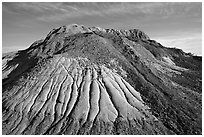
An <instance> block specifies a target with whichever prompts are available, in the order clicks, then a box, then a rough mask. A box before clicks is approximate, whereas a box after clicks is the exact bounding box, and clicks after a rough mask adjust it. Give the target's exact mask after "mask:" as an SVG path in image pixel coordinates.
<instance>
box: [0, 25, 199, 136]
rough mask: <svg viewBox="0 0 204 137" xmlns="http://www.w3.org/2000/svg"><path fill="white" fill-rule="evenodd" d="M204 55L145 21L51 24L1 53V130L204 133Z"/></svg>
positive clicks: (70, 132)
mask: <svg viewBox="0 0 204 137" xmlns="http://www.w3.org/2000/svg"><path fill="white" fill-rule="evenodd" d="M201 66H202V57H199V56H194V55H192V54H190V53H185V52H183V51H182V50H181V49H176V48H167V47H164V46H162V45H161V44H160V43H158V42H156V41H155V40H151V39H150V38H149V36H148V35H146V34H145V33H144V32H142V31H141V30H139V29H130V30H116V29H103V28H100V27H85V26H83V25H77V24H72V25H67V26H62V27H59V28H56V29H53V30H51V31H50V32H49V34H48V35H47V36H46V37H45V39H42V40H38V41H35V42H34V43H33V44H32V45H31V46H30V47H29V48H27V49H25V50H21V51H17V52H12V53H7V54H4V55H3V57H2V132H3V134H27V135H30V134H49V135H51V134H73V135H76V134H97V135H98V134H134V135H136V134H151V135H152V134H201V133H202V97H201V96H202V86H201V85H202V67H201Z"/></svg>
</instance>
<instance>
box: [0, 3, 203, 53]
mask: <svg viewBox="0 0 204 137" xmlns="http://www.w3.org/2000/svg"><path fill="white" fill-rule="evenodd" d="M68 24H79V25H85V26H87V27H92V26H98V27H102V28H115V29H133V28H136V29H140V30H142V31H143V32H145V33H146V34H147V35H148V36H149V37H150V39H153V40H156V41H157V42H159V43H161V44H162V45H163V46H166V47H176V48H180V49H182V50H184V51H185V52H191V53H193V54H195V55H202V3H201V2H200V3H199V2H193V3H192V2H191V3H190V2H185V3H184V2H181V3H180V2H175V3H174V2H171V3H166V2H163V3H161V2H160V3H159V2H153V3H149V2H144V3H142V2H130V3H126V2H120V3H119V2H117V3H110V2H100V3H99V2H98V3H94V2H82V3H79V2H76V3H73V2H66V3H62V2H58V3H56V2H55V3H54V2H52V3H48V2H46V3H40V2H35V3H30V2H29V3H26V2H19V3H14V2H9V3H7V2H3V3H2V52H3V53H6V52H10V51H15V50H19V49H25V48H28V47H29V46H30V45H31V44H32V43H33V42H34V41H36V40H39V39H44V38H45V37H46V35H47V34H48V33H49V31H51V30H52V29H53V28H58V27H60V26H63V25H68Z"/></svg>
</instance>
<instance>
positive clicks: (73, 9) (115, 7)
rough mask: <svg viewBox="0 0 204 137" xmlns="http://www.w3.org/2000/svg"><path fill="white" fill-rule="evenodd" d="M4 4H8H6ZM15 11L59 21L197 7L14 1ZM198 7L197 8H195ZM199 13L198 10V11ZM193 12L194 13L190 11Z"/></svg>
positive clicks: (165, 13) (172, 12)
mask: <svg viewBox="0 0 204 137" xmlns="http://www.w3.org/2000/svg"><path fill="white" fill-rule="evenodd" d="M3 6H7V5H6V4H5V5H3ZM9 6H10V10H13V11H19V12H21V11H23V12H25V11H27V14H35V15H36V18H37V19H39V20H42V21H59V20H64V19H66V18H73V17H81V16H86V15H87V16H107V15H113V14H115V15H121V14H138V15H141V14H142V15H155V16H163V17H168V16H171V15H175V16H178V15H180V14H183V12H185V13H186V12H189V11H191V12H192V9H193V10H201V8H200V9H197V7H196V6H195V4H193V5H190V3H186V4H182V3H158V2H156V3H125V2H122V3H108V2H105V3H104V2H101V3H86V2H85V3H69V2H68V3H58V2H54V3H47V2H46V3H45V2H44V3H43V2H42V3H12V4H10V5H9ZM195 8H196V9H195ZM196 13H197V12H196ZM189 14H192V13H189Z"/></svg>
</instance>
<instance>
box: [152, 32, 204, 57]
mask: <svg viewBox="0 0 204 137" xmlns="http://www.w3.org/2000/svg"><path fill="white" fill-rule="evenodd" d="M154 39H155V40H156V41H158V42H159V43H161V44H162V45H163V46H165V47H177V48H180V49H183V50H184V51H185V52H191V53H196V54H198V55H202V51H201V49H202V34H199V33H195V34H193V33H192V34H191V35H181V34H179V35H174V36H163V37H162V36H160V37H155V38H154Z"/></svg>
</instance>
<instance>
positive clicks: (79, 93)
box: [3, 57, 156, 134]
mask: <svg viewBox="0 0 204 137" xmlns="http://www.w3.org/2000/svg"><path fill="white" fill-rule="evenodd" d="M53 64H56V65H53ZM9 92H10V93H6V92H5V93H4V94H7V96H6V97H7V98H3V104H4V106H5V107H6V109H7V110H9V111H4V112H3V126H4V127H3V128H5V129H7V130H3V131H4V132H5V133H3V134H39V133H40V134H48V133H50V132H51V133H52V134H53V133H54V134H58V133H59V134H60V133H61V132H62V131H63V130H66V128H67V127H66V126H67V124H68V123H70V122H71V120H72V119H75V120H77V121H78V122H79V125H81V126H83V125H84V126H85V125H86V124H87V122H88V123H91V124H90V125H89V129H91V128H92V127H93V124H94V122H95V121H96V120H99V119H100V120H103V121H104V122H105V123H106V122H107V123H112V125H113V123H114V122H115V121H116V119H117V118H118V117H122V119H124V120H136V121H139V122H142V121H143V120H144V119H150V118H153V117H151V116H150V112H149V111H148V107H147V106H145V105H144V102H143V100H142V98H141V96H140V94H139V93H138V92H137V91H135V90H134V88H133V87H132V86H131V85H130V84H129V83H127V82H126V81H125V80H124V79H123V78H122V77H120V76H119V75H118V74H117V73H114V72H112V71H111V70H110V69H108V68H106V67H105V66H103V65H101V66H99V65H95V64H90V63H89V61H88V60H87V59H86V58H65V57H55V58H54V59H53V60H52V61H51V63H50V64H49V65H47V66H46V68H44V69H43V70H41V71H40V72H39V73H38V75H37V76H35V77H34V78H32V80H29V81H28V82H27V83H26V85H23V86H22V87H20V88H19V89H18V90H16V89H15V88H14V89H12V90H10V91H9ZM11 98H12V99H11ZM154 119H155V120H156V118H154ZM64 121H67V123H66V122H64ZM75 128H76V130H79V128H80V126H78V127H77V126H76V127H75ZM77 132H79V131H76V133H77Z"/></svg>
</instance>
